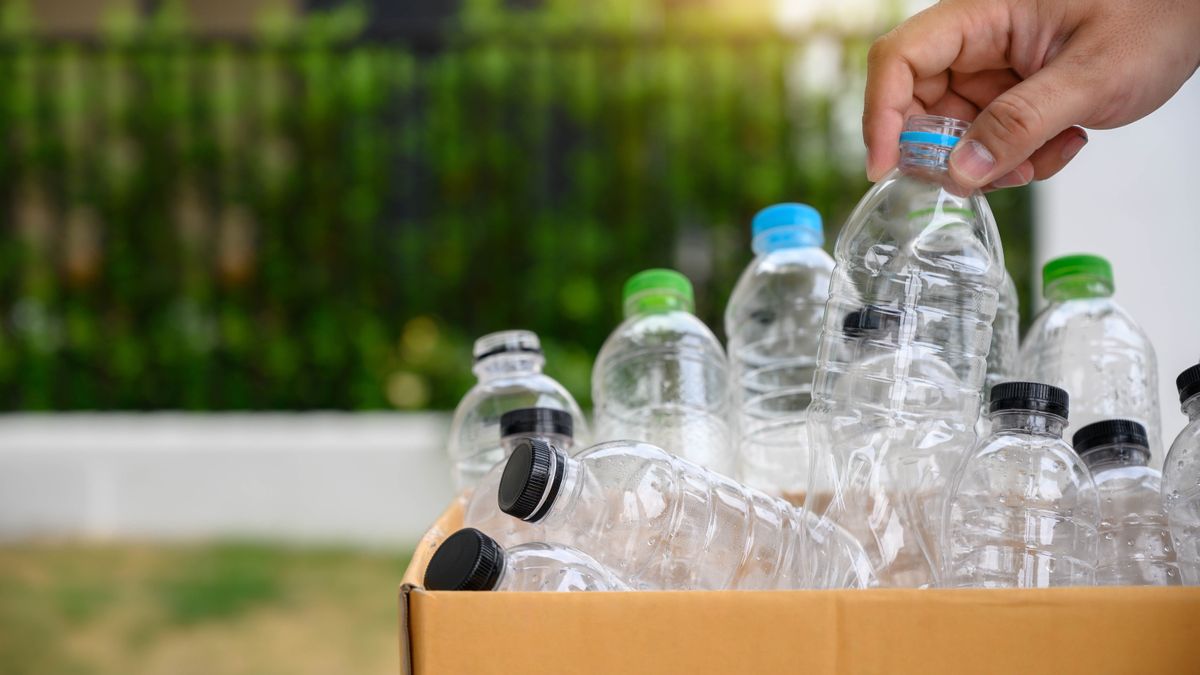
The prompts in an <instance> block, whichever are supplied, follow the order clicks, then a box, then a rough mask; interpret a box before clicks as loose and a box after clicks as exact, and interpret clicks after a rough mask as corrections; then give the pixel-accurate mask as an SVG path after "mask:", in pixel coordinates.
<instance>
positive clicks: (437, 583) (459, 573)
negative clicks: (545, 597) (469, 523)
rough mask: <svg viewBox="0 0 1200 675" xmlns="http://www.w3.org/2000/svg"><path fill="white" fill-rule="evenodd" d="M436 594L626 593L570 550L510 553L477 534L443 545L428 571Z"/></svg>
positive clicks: (533, 547)
mask: <svg viewBox="0 0 1200 675" xmlns="http://www.w3.org/2000/svg"><path fill="white" fill-rule="evenodd" d="M425 588H427V589H429V590H431V591H627V590H629V586H628V585H626V584H625V582H623V581H621V579H620V578H619V577H617V576H616V575H615V574H613V573H612V572H611V571H609V570H607V569H605V568H604V566H603V565H601V564H600V563H598V562H596V561H595V560H593V559H592V558H591V557H590V556H588V555H587V554H586V553H582V552H580V551H577V550H575V549H573V548H569V547H567V546H559V545H555V544H540V543H530V544H521V545H520V546H513V547H511V548H507V549H506V548H505V547H503V546H501V545H500V544H498V543H496V541H495V540H494V539H492V538H491V537H489V536H487V535H486V534H484V533H482V532H480V531H479V530H475V529H472V528H469V527H468V528H465V529H462V530H459V531H458V532H455V533H454V534H452V535H450V536H449V537H447V538H446V541H444V542H442V545H441V546H439V547H438V550H437V552H435V553H434V554H433V557H432V558H431V559H430V560H429V566H428V567H426V568H425Z"/></svg>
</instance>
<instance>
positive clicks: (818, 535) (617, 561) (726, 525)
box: [500, 440, 873, 590]
mask: <svg viewBox="0 0 1200 675" xmlns="http://www.w3.org/2000/svg"><path fill="white" fill-rule="evenodd" d="M500 508H501V509H502V510H503V511H504V512H505V513H508V514H510V515H512V516H515V517H517V518H521V519H523V520H526V521H528V522H532V523H537V524H539V525H541V526H542V528H543V532H544V533H545V535H546V538H547V539H548V540H550V541H558V542H563V543H565V544H568V545H570V546H574V547H576V548H578V549H580V550H582V551H584V552H586V553H588V554H589V555H591V556H592V557H594V558H596V559H597V560H598V561H600V562H601V563H602V564H604V565H606V566H608V567H609V568H610V569H611V570H613V571H614V572H615V573H616V574H617V575H619V576H620V577H621V578H623V579H625V580H627V581H628V582H629V583H630V584H631V585H632V586H634V587H637V588H644V589H696V590H705V589H707V590H715V589H769V588H800V587H804V586H806V585H810V584H812V583H815V582H814V580H813V579H812V578H811V575H810V574H809V570H807V569H806V568H805V556H803V555H801V551H800V546H801V545H802V539H803V537H802V536H801V534H800V533H801V532H802V531H803V530H804V528H805V527H806V526H808V525H811V524H812V519H808V518H806V514H805V512H804V511H803V510H802V509H799V508H796V507H793V506H792V505H791V504H789V503H788V502H787V501H785V500H783V499H780V498H777V497H771V496H769V495H767V494H765V493H763V492H760V491H758V490H754V489H751V488H747V487H745V486H743V485H741V484H739V483H736V482H734V481H733V480H732V479H730V478H727V477H725V476H722V475H720V474H717V473H714V472H712V471H709V470H707V469H705V468H703V467H701V466H699V465H697V464H694V463H692V462H688V461H686V460H684V459H680V458H679V457H677V456H675V455H672V454H670V453H668V452H666V451H664V450H662V449H661V448H657V447H655V446H653V445H648V444H646V443H636V442H622V441H617V442H611V443H602V444H600V445H597V446H594V447H591V448H588V449H586V450H583V451H581V452H579V453H578V454H577V455H576V456H575V457H568V456H567V454H566V453H564V452H562V451H561V450H559V449H557V448H555V447H553V446H551V445H547V444H545V443H542V442H541V441H537V440H529V441H522V442H521V443H520V444H518V446H517V449H516V450H514V451H513V454H512V456H511V457H510V458H509V460H508V464H507V466H505V469H504V477H503V478H502V479H501V481H500ZM809 541H810V542H811V543H812V545H815V546H818V547H819V549H820V555H822V556H830V557H835V558H838V560H836V561H835V562H836V564H831V565H828V566H827V567H829V568H831V569H846V570H850V572H849V573H848V574H847V575H846V576H844V577H842V578H839V579H821V580H818V582H819V583H820V584H821V586H822V587H859V586H869V585H873V579H871V578H870V568H869V565H868V563H867V561H866V559H865V556H864V554H863V553H862V549H861V548H860V547H859V546H858V544H857V542H855V541H854V540H853V539H852V538H850V537H849V536H847V535H846V534H845V533H844V532H839V531H836V530H834V531H830V530H820V531H817V532H812V533H809ZM842 558H846V560H842Z"/></svg>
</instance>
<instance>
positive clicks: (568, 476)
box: [536, 450, 586, 529]
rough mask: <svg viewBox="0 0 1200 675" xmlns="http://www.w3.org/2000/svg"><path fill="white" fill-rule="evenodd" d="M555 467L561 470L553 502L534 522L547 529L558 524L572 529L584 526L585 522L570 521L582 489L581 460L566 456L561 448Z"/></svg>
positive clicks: (582, 468)
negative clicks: (560, 480)
mask: <svg viewBox="0 0 1200 675" xmlns="http://www.w3.org/2000/svg"><path fill="white" fill-rule="evenodd" d="M557 467H558V468H559V469H561V470H562V472H563V478H562V483H561V484H560V485H559V488H558V493H557V494H556V495H555V496H554V503H552V504H551V505H550V508H549V509H547V510H546V515H544V516H542V518H541V519H540V520H538V521H536V522H537V523H538V524H540V525H542V526H544V527H546V528H549V529H553V528H555V527H557V526H560V525H561V526H563V527H567V528H573V529H577V528H580V527H586V524H585V523H576V522H572V519H571V513H572V511H574V505H575V502H576V500H578V499H579V493H580V492H581V491H582V489H583V484H584V473H585V471H586V469H585V468H584V466H583V463H582V462H580V461H579V460H577V459H573V458H571V457H569V456H567V453H566V452H563V451H561V450H560V451H559V452H558V462H557Z"/></svg>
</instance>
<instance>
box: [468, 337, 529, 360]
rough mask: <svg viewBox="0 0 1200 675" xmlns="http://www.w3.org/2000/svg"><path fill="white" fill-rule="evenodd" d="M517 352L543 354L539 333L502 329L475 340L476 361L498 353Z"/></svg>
mask: <svg viewBox="0 0 1200 675" xmlns="http://www.w3.org/2000/svg"><path fill="white" fill-rule="evenodd" d="M516 352H524V353H527V354H541V353H542V343H541V341H539V340H538V336H537V334H536V333H534V332H532V331H527V330H502V331H499V332H496V333H488V334H487V335H484V336H483V337H481V338H479V339H478V340H476V341H475V349H474V354H475V363H479V362H480V361H482V360H484V359H486V358H488V357H491V356H495V355H497V354H507V353H516Z"/></svg>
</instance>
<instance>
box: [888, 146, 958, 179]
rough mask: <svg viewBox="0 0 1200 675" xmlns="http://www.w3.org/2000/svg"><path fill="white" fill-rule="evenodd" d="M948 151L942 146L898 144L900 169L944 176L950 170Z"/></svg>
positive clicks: (948, 149)
mask: <svg viewBox="0 0 1200 675" xmlns="http://www.w3.org/2000/svg"><path fill="white" fill-rule="evenodd" d="M950 150H951V148H947V147H945V146H942V145H930V144H925V143H901V144H900V169H901V170H902V171H906V172H907V171H915V172H918V173H939V174H944V173H946V172H947V171H949V170H950Z"/></svg>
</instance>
